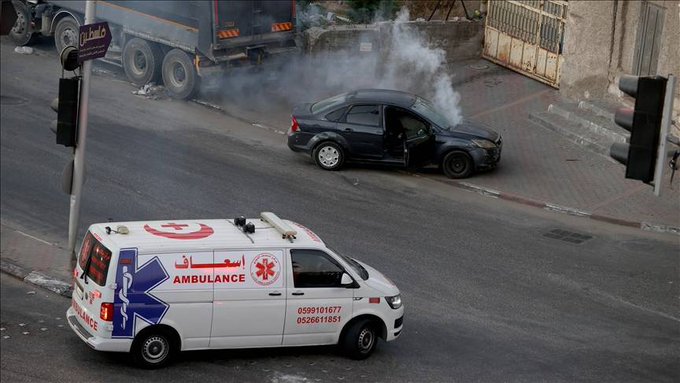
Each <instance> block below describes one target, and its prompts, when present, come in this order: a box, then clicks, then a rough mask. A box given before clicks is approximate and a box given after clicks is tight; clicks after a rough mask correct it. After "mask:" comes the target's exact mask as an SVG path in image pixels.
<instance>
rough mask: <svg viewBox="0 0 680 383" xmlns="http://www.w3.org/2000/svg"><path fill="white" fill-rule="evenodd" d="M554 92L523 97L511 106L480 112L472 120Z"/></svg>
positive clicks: (510, 104) (545, 91)
mask: <svg viewBox="0 0 680 383" xmlns="http://www.w3.org/2000/svg"><path fill="white" fill-rule="evenodd" d="M552 91H554V89H546V90H542V91H540V92H538V93H534V94H532V95H529V96H526V97H522V98H520V99H519V100H517V101H513V102H511V103H509V104H504V105H501V106H499V107H496V108H493V109H489V110H485V111H483V112H479V113H476V114H473V115H471V116H470V118H473V119H474V118H478V117H481V116H484V115H487V114H490V113H495V112H498V111H499V110H503V109H506V108H509V107H511V106H515V105H517V104H522V103H524V102H527V101H529V100H533V99H534V98H536V97H539V96H542V95H544V94H546V93H548V92H552Z"/></svg>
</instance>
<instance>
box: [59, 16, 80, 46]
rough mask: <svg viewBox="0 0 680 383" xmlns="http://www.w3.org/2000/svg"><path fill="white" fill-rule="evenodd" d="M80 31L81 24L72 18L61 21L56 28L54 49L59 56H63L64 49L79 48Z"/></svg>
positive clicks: (68, 17)
mask: <svg viewBox="0 0 680 383" xmlns="http://www.w3.org/2000/svg"><path fill="white" fill-rule="evenodd" d="M79 29H80V24H78V22H77V21H76V20H75V19H74V18H73V17H71V16H66V17H64V18H62V19H61V20H59V22H58V23H57V26H56V27H55V28H54V47H55V48H57V53H58V54H60V55H61V52H62V51H63V50H64V48H66V47H69V46H71V47H74V48H78V33H79Z"/></svg>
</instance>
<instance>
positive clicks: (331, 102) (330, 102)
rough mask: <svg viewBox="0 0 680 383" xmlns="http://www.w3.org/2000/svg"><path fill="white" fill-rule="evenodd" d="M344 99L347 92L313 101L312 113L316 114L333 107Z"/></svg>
mask: <svg viewBox="0 0 680 383" xmlns="http://www.w3.org/2000/svg"><path fill="white" fill-rule="evenodd" d="M345 99H347V93H342V94H339V95H337V96H333V97H331V98H327V99H325V100H321V101H319V102H315V103H314V104H312V113H314V114H317V113H320V112H324V111H327V110H330V109H333V108H335V107H336V106H338V105H340V104H342V103H343V102H345Z"/></svg>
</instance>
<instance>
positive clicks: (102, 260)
mask: <svg viewBox="0 0 680 383" xmlns="http://www.w3.org/2000/svg"><path fill="white" fill-rule="evenodd" d="M110 262H111V250H109V249H107V248H106V247H105V246H104V245H102V244H101V242H99V241H98V240H97V238H95V237H94V236H93V235H92V233H91V232H89V231H88V232H87V235H86V236H85V240H84V241H83V246H82V247H81V248H80V256H79V257H78V263H79V264H80V268H81V269H83V275H82V278H83V279H85V278H87V279H90V280H92V281H93V282H94V283H96V284H98V285H99V286H104V285H105V284H106V276H107V274H108V272H109V263H110Z"/></svg>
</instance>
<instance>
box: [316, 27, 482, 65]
mask: <svg viewBox="0 0 680 383" xmlns="http://www.w3.org/2000/svg"><path fill="white" fill-rule="evenodd" d="M404 26H405V27H407V28H412V29H413V30H414V31H415V32H416V33H418V34H420V35H421V36H423V39H424V40H425V41H427V42H428V43H429V45H430V47H432V48H441V49H443V50H444V52H445V54H446V59H447V62H454V61H459V60H468V59H475V58H479V57H480V55H481V52H482V44H483V38H484V24H483V23H482V22H480V21H468V20H465V19H463V20H457V21H446V22H445V21H431V22H424V21H411V22H407V23H404ZM391 30H392V23H391V22H383V23H378V24H371V25H351V26H350V25H348V26H333V27H329V28H325V29H320V28H310V29H308V30H306V31H305V34H304V42H303V45H304V47H305V48H304V49H305V52H306V53H308V54H323V53H324V52H334V53H335V52H347V53H348V54H357V55H366V54H380V55H384V54H385V53H386V52H385V50H387V49H389V42H390V40H391Z"/></svg>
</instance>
